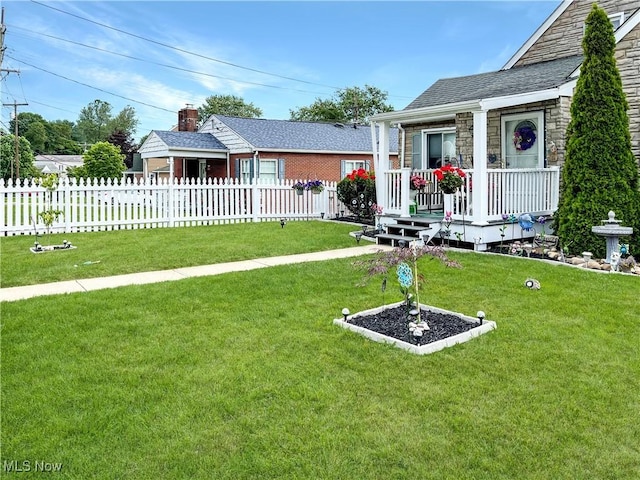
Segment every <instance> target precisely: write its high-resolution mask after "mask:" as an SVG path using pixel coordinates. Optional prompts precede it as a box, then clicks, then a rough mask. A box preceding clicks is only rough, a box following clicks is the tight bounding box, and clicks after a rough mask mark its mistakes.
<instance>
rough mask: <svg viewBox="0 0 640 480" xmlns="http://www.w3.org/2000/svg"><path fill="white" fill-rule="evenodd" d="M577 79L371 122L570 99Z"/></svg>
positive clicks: (378, 117)
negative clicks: (529, 90)
mask: <svg viewBox="0 0 640 480" xmlns="http://www.w3.org/2000/svg"><path fill="white" fill-rule="evenodd" d="M576 81H577V79H571V80H570V81H568V82H566V83H564V84H562V85H560V86H558V87H554V88H549V89H546V90H538V91H535V92H527V93H518V94H515V95H504V96H501V97H494V98H485V99H477V100H473V101H469V102H459V103H450V104H446V105H436V106H433V107H424V108H416V109H414V110H400V111H397V112H387V113H381V114H378V115H374V116H373V117H372V120H373V121H377V122H389V123H418V122H425V121H437V120H441V119H451V118H455V115H456V113H467V112H478V111H488V110H496V109H499V108H506V107H515V106H518V105H524V104H527V103H534V102H542V101H545V100H553V99H556V98H559V97H564V96H566V97H570V96H572V94H573V89H574V88H575V85H576Z"/></svg>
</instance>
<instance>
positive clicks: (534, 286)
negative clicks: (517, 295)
mask: <svg viewBox="0 0 640 480" xmlns="http://www.w3.org/2000/svg"><path fill="white" fill-rule="evenodd" d="M524 286H525V287H527V288H528V289H530V290H540V282H539V281H538V280H536V279H535V278H527V279H526V280H525V281H524Z"/></svg>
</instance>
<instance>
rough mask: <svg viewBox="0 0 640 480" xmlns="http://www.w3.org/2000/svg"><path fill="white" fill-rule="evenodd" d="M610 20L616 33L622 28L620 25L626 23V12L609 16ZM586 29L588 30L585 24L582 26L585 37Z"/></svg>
mask: <svg viewBox="0 0 640 480" xmlns="http://www.w3.org/2000/svg"><path fill="white" fill-rule="evenodd" d="M609 20H610V21H611V25H613V31H614V32H615V31H616V30H617V29H618V28H619V27H620V25H622V24H623V23H624V12H619V13H614V14H613V15H609ZM586 29H587V24H586V23H583V24H582V34H583V35H584V32H585V31H586Z"/></svg>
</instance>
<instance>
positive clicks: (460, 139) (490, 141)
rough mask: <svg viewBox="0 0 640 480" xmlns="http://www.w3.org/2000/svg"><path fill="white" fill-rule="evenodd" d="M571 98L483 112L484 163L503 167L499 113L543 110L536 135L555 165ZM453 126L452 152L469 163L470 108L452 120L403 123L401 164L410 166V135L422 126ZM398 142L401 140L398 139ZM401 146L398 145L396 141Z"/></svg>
mask: <svg viewBox="0 0 640 480" xmlns="http://www.w3.org/2000/svg"><path fill="white" fill-rule="evenodd" d="M570 105H571V99H570V98H568V97H560V98H559V99H558V100H550V101H546V102H537V103H530V104H526V105H521V106H518V107H510V108H504V109H500V110H491V111H489V112H488V113H487V155H488V157H487V159H486V161H487V167H488V168H504V167H505V164H504V161H503V159H502V138H503V132H502V116H503V115H512V114H518V113H526V112H539V111H544V135H543V136H540V135H539V138H541V139H544V142H545V152H546V153H545V159H546V161H547V162H546V163H547V166H550V167H551V166H559V165H561V164H562V162H563V161H564V150H565V131H566V129H567V126H568V125H569V120H571V112H570ZM453 126H455V127H456V153H457V154H458V155H462V167H463V168H472V167H473V133H472V132H473V114H472V113H470V112H465V113H459V114H457V115H456V119H455V122H454V121H453V120H452V121H449V122H434V123H420V124H414V125H407V126H405V127H404V129H405V156H404V162H403V164H404V166H405V167H409V168H410V167H411V158H412V153H413V141H412V138H413V135H414V134H416V133H419V132H421V131H422V130H428V129H436V128H443V127H453ZM400 142H402V140H400ZM399 147H402V145H399Z"/></svg>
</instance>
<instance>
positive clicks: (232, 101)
mask: <svg viewBox="0 0 640 480" xmlns="http://www.w3.org/2000/svg"><path fill="white" fill-rule="evenodd" d="M214 114H218V115H227V116H229V117H243V118H259V117H261V116H262V110H260V109H259V108H258V107H256V106H255V105H254V104H253V103H247V102H245V101H244V100H243V99H242V98H240V97H236V96H235V95H211V96H209V97H207V98H206V99H205V102H204V103H203V104H202V105H201V106H199V107H198V125H199V126H200V125H202V123H204V122H205V121H206V120H207V118H209V117H210V116H211V115H214Z"/></svg>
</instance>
